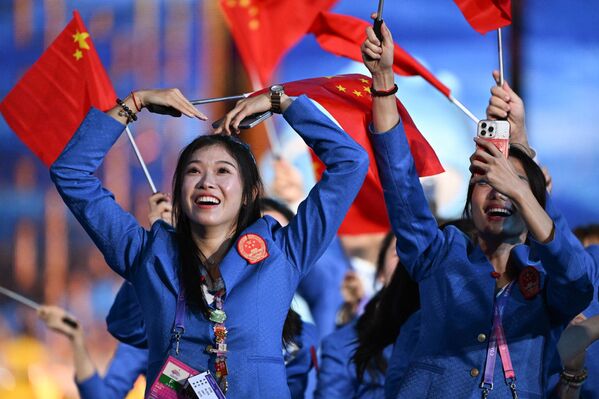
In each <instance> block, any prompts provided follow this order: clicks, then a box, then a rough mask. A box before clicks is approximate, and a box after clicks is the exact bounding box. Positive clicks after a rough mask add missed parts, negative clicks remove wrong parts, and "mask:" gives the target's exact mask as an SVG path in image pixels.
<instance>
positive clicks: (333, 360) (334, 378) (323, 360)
mask: <svg viewBox="0 0 599 399" xmlns="http://www.w3.org/2000/svg"><path fill="white" fill-rule="evenodd" d="M352 328H353V327H352ZM335 338H338V337H337V336H336V334H335V333H333V334H332V335H329V336H328V337H327V338H325V339H324V340H323V341H322V346H321V352H320V368H319V371H318V382H317V385H316V391H315V392H314V399H331V398H353V397H354V394H355V390H356V387H354V385H353V382H352V376H351V374H350V369H349V368H350V367H352V366H353V363H351V364H350V361H351V360H350V356H351V355H349V356H346V355H348V351H347V350H344V348H341V347H340V346H339V345H338V343H337V342H336V339H335Z"/></svg>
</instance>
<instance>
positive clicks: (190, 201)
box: [181, 145, 243, 233]
mask: <svg viewBox="0 0 599 399" xmlns="http://www.w3.org/2000/svg"><path fill="white" fill-rule="evenodd" d="M181 191H182V192H181V200H182V202H183V203H182V204H181V205H182V210H183V212H184V213H185V215H186V216H187V217H188V218H189V220H190V222H191V225H192V230H193V229H194V228H198V227H201V228H202V229H207V228H208V229H214V228H222V229H223V230H224V231H225V232H226V233H228V232H230V231H232V230H233V229H234V228H235V226H236V223H237V218H238V216H239V211H240V209H241V203H242V198H243V183H242V178H241V171H240V170H239V165H238V164H237V161H235V159H234V158H233V157H232V156H231V155H230V154H229V153H228V152H227V150H226V149H225V148H224V147H223V146H221V145H211V146H208V147H203V148H200V149H198V150H196V151H195V152H194V153H193V154H192V156H191V157H190V159H189V162H188V163H187V165H186V166H185V168H184V176H183V185H182V188H181Z"/></svg>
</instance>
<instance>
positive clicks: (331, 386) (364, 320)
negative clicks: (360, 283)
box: [314, 234, 419, 399]
mask: <svg viewBox="0 0 599 399" xmlns="http://www.w3.org/2000/svg"><path fill="white" fill-rule="evenodd" d="M390 264H392V266H390ZM385 273H392V274H391V276H390V277H389V279H388V280H387V281H385V283H384V286H383V288H382V289H381V290H380V291H379V292H378V293H377V294H376V295H375V296H374V297H373V298H372V299H371V300H370V301H369V302H368V304H367V305H366V307H365V310H364V313H363V314H362V315H361V316H360V317H359V318H357V319H355V320H353V321H351V322H350V323H348V324H347V325H345V326H343V327H341V328H340V329H338V330H337V331H335V332H334V333H332V334H330V335H329V336H327V337H325V339H324V340H323V341H322V348H321V366H320V372H319V374H318V384H317V388H316V392H315V396H314V397H315V398H322V399H325V398H332V399H334V398H361V399H366V398H370V399H374V398H383V397H384V384H385V376H386V373H387V370H388V369H387V366H388V360H389V357H390V355H391V352H392V350H393V344H394V343H395V342H396V340H397V339H398V336H399V337H404V327H407V329H406V331H407V333H406V334H405V339H404V340H403V341H398V345H397V346H398V347H401V348H402V350H403V356H405V357H406V358H409V357H410V352H411V348H413V347H414V345H415V343H416V340H417V335H415V334H410V332H409V331H412V330H413V328H414V327H417V325H418V323H417V317H415V313H416V312H417V310H418V308H419V293H418V286H417V285H416V284H415V283H414V281H412V280H411V278H410V277H409V275H408V274H407V272H406V270H405V268H404V267H403V266H402V265H401V262H399V260H398V258H397V255H396V253H395V237H393V234H389V235H387V236H386V237H385V239H384V240H383V243H382V246H381V250H380V252H379V256H378V260H377V273H376V277H377V278H380V277H381V276H382V275H383V274H385ZM389 314H393V315H394V317H389ZM412 319H414V320H412ZM414 322H416V323H414ZM411 324H415V326H412V325H411Z"/></svg>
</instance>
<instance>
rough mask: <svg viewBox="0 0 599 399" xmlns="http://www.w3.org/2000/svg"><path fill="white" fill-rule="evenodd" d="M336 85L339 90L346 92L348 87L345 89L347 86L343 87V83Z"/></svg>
mask: <svg viewBox="0 0 599 399" xmlns="http://www.w3.org/2000/svg"><path fill="white" fill-rule="evenodd" d="M335 87H336V88H337V90H339V91H342V92H344V93H345V90H346V89H345V87H343V86H341V85H337V86H335Z"/></svg>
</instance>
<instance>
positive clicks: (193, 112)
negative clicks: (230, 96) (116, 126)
mask: <svg viewBox="0 0 599 399" xmlns="http://www.w3.org/2000/svg"><path fill="white" fill-rule="evenodd" d="M123 103H124V105H125V106H126V107H127V108H128V109H129V110H130V111H131V112H132V113H133V115H135V114H137V113H138V112H140V111H141V110H142V109H143V108H144V107H147V106H148V105H150V104H154V105H159V106H162V107H167V108H172V109H174V110H177V111H179V112H181V113H182V114H183V115H186V116H188V117H190V118H197V119H200V120H203V121H205V120H207V119H208V118H207V117H206V115H204V114H203V113H201V112H200V111H198V110H197V109H196V107H194V106H193V104H191V103H190V102H189V100H188V99H187V98H185V96H184V95H183V94H182V93H181V91H180V90H179V89H155V90H139V91H135V92H131V94H129V95H128V96H127V97H126V98H125V99H124V100H123ZM106 113H107V114H108V115H110V116H112V117H113V118H114V119H116V120H117V121H119V122H121V123H122V124H127V123H129V122H130V120H129V117H128V115H127V113H124V112H123V107H121V106H120V105H116V106H115V107H113V108H112V109H110V110H109V111H107V112H106Z"/></svg>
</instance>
